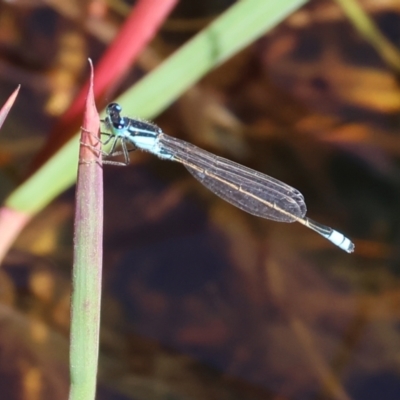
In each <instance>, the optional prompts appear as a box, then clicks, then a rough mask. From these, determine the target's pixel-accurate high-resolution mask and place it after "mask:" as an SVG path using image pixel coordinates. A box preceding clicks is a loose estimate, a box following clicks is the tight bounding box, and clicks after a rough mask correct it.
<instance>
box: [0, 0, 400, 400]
mask: <svg viewBox="0 0 400 400" xmlns="http://www.w3.org/2000/svg"><path fill="white" fill-rule="evenodd" d="M264 1H269V0H264ZM271 1H272V0H271ZM133 3H134V2H123V1H122V0H107V1H106V0H93V1H80V2H73V1H70V2H65V1H60V0H30V1H29V0H14V1H12V0H8V1H1V2H0V100H1V101H0V104H3V103H4V101H5V100H6V99H7V98H8V96H9V95H10V93H11V92H12V91H13V90H14V89H15V88H16V86H17V85H18V84H21V90H20V93H19V96H18V99H17V101H16V103H15V106H14V107H13V108H12V110H11V112H10V115H9V117H8V119H7V121H6V123H5V125H4V126H3V128H2V130H1V133H0V196H1V198H2V199H5V198H6V197H7V196H8V195H9V194H10V193H11V192H12V190H13V189H15V188H16V187H18V185H19V184H20V183H21V182H22V181H23V180H24V179H25V178H26V177H27V176H28V175H29V174H30V172H31V170H32V168H33V167H32V165H34V164H35V162H36V161H37V157H38V154H40V151H41V149H42V148H43V146H44V145H45V144H47V145H48V141H49V140H50V139H49V138H50V136H49V132H50V130H51V128H52V127H53V126H54V125H55V124H56V122H57V121H58V119H59V118H60V116H61V115H62V114H63V113H64V112H65V110H66V109H67V108H68V107H69V105H70V104H71V102H72V101H73V100H74V98H75V96H76V94H77V93H78V91H79V90H80V88H81V87H82V85H83V83H84V82H85V80H86V79H87V77H88V65H87V58H88V57H91V58H92V59H93V61H94V64H95V65H96V62H97V61H98V60H99V59H101V57H102V54H103V53H104V51H105V50H106V49H107V46H108V45H109V44H110V43H111V41H112V39H113V37H114V36H115V34H116V33H117V32H118V30H119V29H120V27H121V25H122V24H123V21H124V19H125V18H126V16H127V15H128V13H129V12H130V10H131V8H132V4H133ZM233 3H235V2H234V1H233V0H219V1H208V0H207V1H202V2H198V1H195V0H180V1H179V2H178V4H177V6H176V7H175V8H174V10H173V11H172V13H171V14H170V16H169V17H168V19H167V20H166V22H165V23H164V24H163V25H162V27H161V29H160V31H159V32H158V33H157V35H156V37H155V38H154V39H153V40H152V41H151V43H150V44H149V46H147V47H146V49H145V50H143V51H142V52H141V54H140V57H139V59H138V61H137V62H136V63H135V65H133V66H132V68H131V69H130V72H129V74H126V75H125V76H124V77H121V81H120V84H119V86H118V87H115V88H113V90H110V91H109V92H108V93H106V94H105V95H104V98H103V100H104V102H105V103H106V102H111V101H113V100H114V98H115V96H116V95H117V94H118V93H122V92H123V91H124V89H125V88H127V87H128V86H130V85H132V84H133V83H134V82H136V81H137V80H139V79H140V78H141V77H142V76H144V75H146V74H147V73H149V72H150V71H151V70H152V69H153V68H155V66H156V65H158V64H159V63H160V62H161V61H162V60H163V59H165V58H166V57H168V55H170V54H172V53H173V52H174V51H175V50H176V49H178V48H179V47H180V46H181V45H182V44H184V43H185V42H186V41H187V40H189V39H190V38H191V37H193V36H194V35H195V34H196V33H197V32H199V31H200V30H201V29H203V28H204V27H206V26H207V25H208V24H209V23H210V22H211V21H212V20H213V19H214V18H216V17H218V16H219V15H220V14H221V13H222V12H223V11H224V10H226V9H227V8H228V7H229V6H231V5H232V4H233ZM358 4H359V5H360V6H361V7H362V9H363V10H364V12H365V13H366V14H367V15H368V16H369V17H370V18H371V20H372V21H374V22H375V23H376V25H377V27H378V28H379V30H380V32H381V33H382V34H383V35H384V37H385V38H386V39H387V40H389V41H390V42H391V43H392V44H393V45H395V46H399V44H400V4H399V2H397V1H396V0H382V1H379V2H377V1H373V0H359V1H358ZM378 50H379V49H378ZM378 50H377V48H376V46H373V45H372V44H371V42H368V41H367V40H366V39H365V38H364V37H361V35H360V33H359V32H358V31H357V29H356V28H355V26H354V22H352V21H350V20H349V19H348V18H347V16H346V15H345V13H344V12H343V10H342V9H341V7H340V5H339V4H338V3H337V2H335V1H333V0H312V1H309V2H308V3H307V4H306V5H305V6H304V7H302V8H300V9H299V10H298V11H295V12H294V13H293V14H292V15H290V16H289V17H288V18H286V19H285V20H284V21H283V22H282V23H281V24H279V25H278V27H276V28H275V29H273V30H272V31H270V32H268V34H265V36H263V37H262V38H261V39H259V40H257V41H255V42H254V43H253V44H252V45H250V46H248V47H246V49H245V50H243V51H241V52H240V53H238V54H237V55H235V56H234V57H232V58H231V59H229V60H228V61H227V62H225V63H223V64H222V65H221V66H219V67H218V68H217V69H215V70H213V71H212V72H210V73H209V74H207V75H206V76H205V77H204V78H203V79H202V80H201V81H200V82H198V83H197V84H196V85H195V86H193V87H191V88H190V89H189V90H188V91H187V92H186V93H185V94H184V95H183V96H181V97H180V98H179V99H178V100H177V101H175V102H174V103H173V104H172V105H171V106H170V107H168V109H167V110H165V111H164V112H163V113H162V114H161V115H159V116H158V117H157V118H156V119H155V121H154V122H155V123H157V124H158V125H159V126H160V127H161V128H162V129H163V131H164V132H166V133H167V134H169V135H171V136H174V137H178V138H181V139H184V140H186V141H189V142H191V143H193V144H196V145H197V146H200V147H202V148H205V149H207V150H209V151H212V152H213V153H215V154H218V155H221V156H224V157H226V158H229V159H231V160H234V161H237V162H240V163H241V164H244V165H246V166H249V167H251V168H254V169H256V170H258V171H261V172H263V173H266V174H268V175H271V176H273V177H275V178H277V179H280V180H282V181H284V182H286V183H288V184H290V185H292V186H294V187H296V188H297V189H299V190H300V191H301V192H302V193H303V194H304V196H305V199H306V203H307V207H308V215H309V216H310V217H311V218H313V219H315V220H317V221H319V222H321V223H324V224H326V225H329V226H332V227H334V228H335V229H337V230H339V231H340V232H343V233H344V234H345V235H346V236H348V237H349V238H351V239H352V240H353V241H354V242H355V245H356V249H355V253H353V254H351V255H349V254H347V253H345V252H343V251H341V250H340V249H339V248H336V247H335V246H333V245H332V244H331V243H330V242H328V241H326V240H324V239H323V238H321V237H320V236H319V235H317V234H316V233H314V232H312V231H311V230H308V229H306V228H305V227H303V226H301V225H300V224H284V223H277V222H273V221H268V220H263V219H260V218H257V217H253V216H251V215H248V214H246V213H244V212H242V211H241V210H239V209H236V208H234V207H233V206H231V205H229V204H227V203H225V202H224V201H223V200H221V199H219V198H218V197H216V196H215V195H214V194H212V193H210V192H208V191H207V189H206V188H204V187H202V185H201V184H200V183H198V182H197V181H196V180H195V179H193V177H192V176H191V175H190V174H188V172H187V171H186V170H185V168H183V167H182V166H180V165H177V164H174V163H170V162H167V161H161V160H158V159H157V158H156V157H154V156H152V155H150V154H144V153H141V152H139V151H138V152H134V153H132V154H131V158H132V164H131V165H130V166H128V167H125V168H122V167H115V166H105V167H104V181H105V232H104V276H103V282H104V285H103V307H102V331H101V350H100V367H99V368H100V370H99V387H98V394H97V398H98V399H101V400H106V399H107V400H111V399H113V400H114V399H118V400H120V399H146V400H147V399H149V400H150V399H169V400H170V399H249V400H250V399H252V400H253V399H276V400H278V399H279V400H283V399H285V400H286V399H287V400H289V399H296V400H297V399H301V400H303V399H315V400H317V399H318V400H323V399H353V400H375V399H376V400H377V399H387V400H390V399H398V398H399V397H400V138H399V128H400V88H399V76H400V72H399V71H400V65H399V67H398V69H396V67H395V66H394V65H393V64H392V65H389V64H388V62H387V60H385V59H384V57H382V54H380V53H379V51H378ZM130 117H135V116H134V115H130ZM51 184H52V182H49V185H51ZM73 213H74V188H71V189H70V190H68V191H67V192H65V193H64V194H62V195H61V196H59V197H58V198H57V199H55V200H54V201H53V202H52V203H51V204H50V205H49V206H48V207H47V208H45V209H44V210H42V211H41V212H40V213H39V214H37V215H36V216H35V217H34V218H33V220H32V221H30V223H29V224H28V225H27V226H26V228H25V229H24V230H23V231H22V232H21V234H20V235H19V236H18V238H17V240H16V242H15V243H14V245H13V247H12V249H11V250H10V251H9V252H8V254H7V256H6V257H5V260H4V262H3V268H2V269H1V272H0V298H1V303H0V324H1V329H0V393H1V395H0V397H1V398H2V399H7V400H8V399H33V400H36V399H53V400H55V399H65V398H66V397H67V392H68V385H69V377H68V332H69V303H70V291H71V265H72V250H73V244H72V234H73ZM0 240H1V237H0Z"/></svg>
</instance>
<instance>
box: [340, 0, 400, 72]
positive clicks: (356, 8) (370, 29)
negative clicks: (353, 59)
mask: <svg viewBox="0 0 400 400" xmlns="http://www.w3.org/2000/svg"><path fill="white" fill-rule="evenodd" d="M335 1H336V3H338V5H339V6H340V7H341V8H342V10H343V12H344V13H345V14H346V15H347V17H348V18H349V19H350V21H351V22H352V23H353V25H354V27H355V28H356V29H357V30H358V32H359V34H360V35H361V36H362V37H364V39H365V40H367V41H368V42H369V43H370V44H371V45H372V46H373V47H374V48H375V50H376V51H377V52H378V53H379V55H380V56H381V57H382V59H383V60H384V61H385V62H386V63H387V64H388V65H389V67H390V68H392V69H393V71H395V72H396V73H397V74H398V75H400V50H399V49H398V48H396V46H395V45H393V44H392V43H391V42H390V41H389V40H388V39H387V38H386V37H385V36H384V35H383V34H382V32H381V31H380V30H379V28H378V27H377V25H376V24H375V22H374V21H373V20H372V19H371V18H370V17H369V16H368V14H367V13H366V12H365V11H364V10H363V9H362V7H361V6H360V4H358V2H357V0H335Z"/></svg>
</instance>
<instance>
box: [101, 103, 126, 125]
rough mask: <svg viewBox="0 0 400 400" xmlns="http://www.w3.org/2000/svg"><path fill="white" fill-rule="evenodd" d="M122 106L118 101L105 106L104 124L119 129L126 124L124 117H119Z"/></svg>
mask: <svg viewBox="0 0 400 400" xmlns="http://www.w3.org/2000/svg"><path fill="white" fill-rule="evenodd" d="M121 111H122V107H121V106H120V105H119V104H118V103H110V104H109V105H108V106H107V108H106V113H107V117H106V121H105V122H106V124H107V125H108V126H109V127H111V128H112V129H116V130H121V129H124V128H125V127H126V125H127V122H126V121H125V118H123V117H121V114H120V113H121Z"/></svg>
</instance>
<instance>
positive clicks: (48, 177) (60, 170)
mask: <svg viewBox="0 0 400 400" xmlns="http://www.w3.org/2000/svg"><path fill="white" fill-rule="evenodd" d="M306 2H307V0H280V1H270V0H242V1H239V2H237V3H235V4H234V5H233V6H231V7H230V8H229V9H228V10H227V11H225V12H224V13H223V14H222V15H221V16H220V17H218V18H217V19H216V20H215V21H214V22H213V23H211V24H210V26H209V27H207V28H205V29H204V30H203V31H201V32H200V33H199V34H197V35H196V36H195V37H194V38H193V39H191V40H190V41H189V42H188V43H187V44H185V45H184V46H183V47H182V48H181V49H179V50H178V51H176V52H175V53H174V54H173V55H172V56H171V57H169V58H168V59H167V60H166V61H165V62H163V63H162V64H161V65H160V66H159V67H158V68H157V69H155V70H154V71H153V72H151V73H150V74H148V75H147V76H145V77H144V78H143V79H142V80H141V81H140V82H138V83H137V84H136V85H134V86H133V88H132V89H130V90H129V91H127V92H126V93H125V94H124V95H123V96H121V97H120V98H119V99H117V101H119V102H121V103H122V104H123V106H124V110H125V111H126V112H127V113H128V114H130V115H131V116H137V117H142V118H154V117H155V116H156V115H157V114H158V113H160V112H161V111H163V110H164V109H165V108H166V107H168V105H170V104H171V103H172V102H173V101H174V100H176V99H177V98H178V97H179V96H180V95H181V94H182V93H184V92H185V90H187V89H188V88H189V87H190V86H191V85H193V84H194V83H196V82H197V81H198V80H199V79H201V78H202V77H203V76H204V75H205V74H206V73H207V72H209V71H210V70H211V69H212V68H215V67H216V66H218V65H219V64H221V63H222V62H224V61H225V60H226V59H228V58H229V57H231V56H232V55H233V54H235V53H237V52H238V51H240V50H242V49H243V48H244V47H245V46H247V45H248V44H250V43H251V42H253V41H254V40H256V39H257V38H259V37H260V36H261V35H263V34H264V33H265V32H266V31H268V30H269V29H272V28H273V27H274V26H276V25H277V24H278V23H279V22H281V21H282V20H283V19H285V18H286V17H287V16H288V15H289V14H291V13H292V12H293V11H294V10H296V9H297V8H299V7H300V6H302V5H303V4H304V3H306ZM76 143H77V138H76V137H74V138H72V139H71V140H70V141H68V142H67V143H66V144H65V145H64V146H63V147H62V148H61V149H60V151H59V152H58V153H57V154H55V155H54V156H53V157H52V158H51V159H50V160H49V161H48V162H47V163H46V164H45V165H43V166H42V167H41V168H40V169H39V170H38V171H37V172H36V173H35V174H34V175H32V176H31V177H30V178H29V180H27V181H26V182H24V183H23V184H22V185H21V186H20V187H19V188H17V189H16V190H15V191H14V192H13V193H12V194H11V195H10V196H9V197H8V199H7V200H6V204H7V205H8V206H9V207H11V208H14V209H17V210H21V211H24V212H26V213H29V214H35V213H37V212H38V211H40V210H41V209H43V208H44V207H45V206H46V205H47V204H48V203H49V202H50V201H52V200H53V199H54V197H55V196H57V195H58V194H60V193H61V192H62V191H64V190H65V189H67V188H68V187H69V186H71V185H72V184H73V183H74V181H75V174H74V171H75V170H74V165H76V162H77V157H78V155H77V154H76ZM49 182H51V185H49Z"/></svg>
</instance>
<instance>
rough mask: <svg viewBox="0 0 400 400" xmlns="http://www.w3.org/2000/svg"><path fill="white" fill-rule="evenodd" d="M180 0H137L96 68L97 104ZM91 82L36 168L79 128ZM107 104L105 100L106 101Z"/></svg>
mask: <svg viewBox="0 0 400 400" xmlns="http://www.w3.org/2000/svg"><path fill="white" fill-rule="evenodd" d="M177 1H178V0H138V1H137V3H136V5H135V7H134V8H133V9H132V11H131V13H130V15H129V16H128V18H127V20H126V21H125V23H124V25H123V27H122V28H121V30H120V31H119V33H118V35H117V37H116V38H115V40H114V41H113V43H112V44H111V45H110V47H109V48H108V49H107V51H106V52H105V54H104V55H103V57H102V59H101V60H100V61H99V63H98V64H97V66H96V68H95V73H96V74H95V75H96V87H95V88H94V96H95V101H96V103H97V104H100V105H101V104H103V101H102V97H103V95H104V93H105V92H106V90H107V88H109V87H110V86H112V85H113V84H114V83H115V82H117V81H118V80H120V79H121V76H123V75H124V74H125V73H126V72H127V71H128V70H129V68H131V65H132V63H133V62H134V60H135V59H136V58H137V57H138V55H139V53H140V52H141V51H142V49H143V48H144V47H145V46H146V45H147V44H148V42H149V41H150V40H151V39H152V38H153V36H154V35H155V34H156V32H157V31H158V29H159V27H160V25H161V24H162V22H163V21H164V20H165V18H166V17H167V15H168V14H169V13H170V11H171V10H172V9H173V7H174V6H175V4H176V3H177ZM87 89H88V83H86V84H85V86H84V87H83V88H82V90H81V91H80V92H79V94H78V96H77V97H76V99H75V101H74V102H73V103H72V105H71V107H70V108H69V109H68V110H67V111H66V112H65V113H64V115H63V116H62V117H61V118H60V120H59V122H58V123H57V124H56V126H55V127H54V129H53V130H52V132H51V134H50V136H49V140H48V141H47V143H46V145H45V147H44V148H43V149H42V151H41V152H40V153H39V154H38V156H37V157H36V158H35V160H34V161H33V164H32V168H31V173H33V172H35V171H36V170H37V169H38V168H39V167H40V166H41V165H42V164H43V163H44V162H45V161H46V160H47V159H48V158H49V157H50V156H51V155H52V154H53V153H54V152H55V151H56V150H57V149H59V148H60V147H61V146H62V145H63V144H64V143H65V142H66V141H67V140H68V139H69V138H70V137H71V136H72V135H73V134H74V132H75V131H76V130H77V129H78V128H79V126H80V121H81V120H82V113H83V111H82V110H83V106H84V102H85V99H86V94H87ZM103 105H104V104H103Z"/></svg>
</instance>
